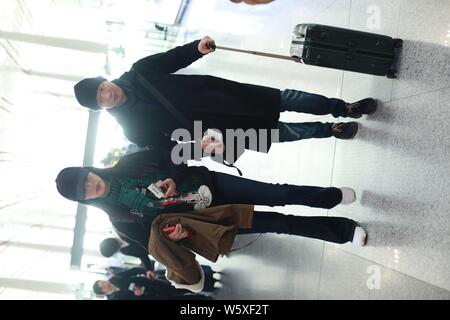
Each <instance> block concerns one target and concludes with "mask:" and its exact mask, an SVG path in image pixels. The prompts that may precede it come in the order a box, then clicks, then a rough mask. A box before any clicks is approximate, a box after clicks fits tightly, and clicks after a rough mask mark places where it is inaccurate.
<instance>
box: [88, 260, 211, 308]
mask: <svg viewBox="0 0 450 320" xmlns="http://www.w3.org/2000/svg"><path fill="white" fill-rule="evenodd" d="M93 290H94V292H95V293H96V294H97V295H106V297H107V298H108V300H205V299H210V298H209V297H207V296H205V295H202V294H193V293H191V292H189V291H188V290H184V289H176V288H175V287H173V286H172V285H171V284H170V283H169V282H168V281H164V280H158V279H149V278H147V277H146V275H145V270H144V269H141V268H132V269H129V270H126V271H122V272H119V273H118V274H116V275H115V276H114V277H112V278H110V279H109V280H97V281H95V283H94V285H93Z"/></svg>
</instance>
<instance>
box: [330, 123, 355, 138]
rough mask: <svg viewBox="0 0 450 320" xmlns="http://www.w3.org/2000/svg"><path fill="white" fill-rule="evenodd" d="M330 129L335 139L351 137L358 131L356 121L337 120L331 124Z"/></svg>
mask: <svg viewBox="0 0 450 320" xmlns="http://www.w3.org/2000/svg"><path fill="white" fill-rule="evenodd" d="M331 131H332V134H333V136H334V137H336V138H337V139H352V138H353V137H355V135H356V133H357V132H358V122H354V121H352V122H339V123H333V124H332V125H331Z"/></svg>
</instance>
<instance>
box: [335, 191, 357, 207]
mask: <svg viewBox="0 0 450 320" xmlns="http://www.w3.org/2000/svg"><path fill="white" fill-rule="evenodd" d="M339 189H340V190H341V192H342V200H341V203H340V204H343V205H346V204H350V203H353V202H355V200H356V192H355V190H353V189H352V188H347V187H342V188H339Z"/></svg>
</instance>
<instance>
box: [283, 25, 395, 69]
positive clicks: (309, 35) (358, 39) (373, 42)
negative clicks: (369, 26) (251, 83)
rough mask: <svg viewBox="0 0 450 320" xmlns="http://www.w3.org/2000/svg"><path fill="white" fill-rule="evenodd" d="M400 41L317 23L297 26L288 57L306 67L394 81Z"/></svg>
mask: <svg viewBox="0 0 450 320" xmlns="http://www.w3.org/2000/svg"><path fill="white" fill-rule="evenodd" d="M402 43H403V41H402V40H401V39H393V38H391V37H388V36H384V35H380V34H375V33H369V32H362V31H356V30H350V29H343V28H336V27H330V26H325V25H320V24H299V25H297V26H296V27H295V29H294V32H293V34H292V44H291V56H293V57H298V58H300V59H301V61H302V62H303V63H305V64H309V65H315V66H321V67H327V68H334V69H342V70H348V71H354V72H361V73H367V74H373V75H377V76H387V77H388V78H395V77H396V75H395V74H396V72H397V69H396V68H397V61H398V55H399V51H400V48H401V47H402Z"/></svg>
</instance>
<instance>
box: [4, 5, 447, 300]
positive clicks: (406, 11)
mask: <svg viewBox="0 0 450 320" xmlns="http://www.w3.org/2000/svg"><path fill="white" fill-rule="evenodd" d="M22 2H24V3H26V4H27V5H28V7H27V8H29V10H30V12H28V11H27V13H26V14H24V13H23V12H22V11H21V10H23V8H22V9H20V8H18V7H17V5H16V1H12V0H11V1H5V7H4V8H5V9H3V8H2V9H0V21H1V22H0V30H3V29H4V30H12V31H21V32H34V31H36V30H34V29H33V24H32V23H30V22H29V21H27V20H26V18H27V17H29V16H30V15H31V16H33V14H35V15H36V16H38V14H39V11H38V10H39V9H38V8H36V7H35V6H33V5H32V3H33V1H22ZM49 2H50V1H49ZM2 6H3V4H2ZM8 10H9V11H8ZM90 10H95V8H91V9H90ZM9 12H14V16H15V17H16V20H14V21H11V18H9V16H10V15H9V14H8V13H9ZM428 17H433V19H429V18H428ZM3 18H4V19H3ZM21 19H22V20H23V21H21ZM34 21H35V25H34V28H38V26H39V25H40V24H42V25H44V24H43V22H42V21H41V20H40V19H36V20H34ZM225 22H226V23H225ZM301 22H317V23H323V24H331V25H335V26H341V27H350V28H354V29H359V30H365V31H371V32H376V33H385V34H388V35H391V36H394V37H399V38H403V39H404V40H405V43H404V49H403V53H402V59H401V65H400V71H399V79H397V80H389V79H386V78H382V77H374V76H369V75H363V74H357V73H351V72H342V71H339V70H330V69H324V68H315V67H310V66H304V65H299V64H294V63H293V62H287V61H277V60H268V59H267V58H261V57H254V56H247V55H242V54H238V53H229V52H221V51H219V50H218V51H217V52H216V53H214V54H212V55H210V56H208V57H206V58H204V59H202V60H201V61H199V62H197V63H195V64H194V65H192V66H191V67H189V68H188V69H186V70H183V72H187V73H203V74H204V73H209V74H213V75H216V76H221V77H224V78H228V79H233V80H237V81H241V82H249V83H256V84H261V85H268V86H272V87H278V88H280V89H284V88H295V89H299V90H304V91H310V92H315V93H319V94H323V95H326V96H330V97H331V96H334V97H342V98H343V99H345V100H347V101H354V100H357V99H361V98H364V97H368V96H370V97H374V98H377V99H379V100H380V102H381V103H380V106H379V110H378V111H377V113H375V114H374V115H371V116H364V117H363V118H361V119H360V120H358V121H359V122H360V124H361V129H360V132H359V133H358V136H357V137H356V139H355V140H353V141H342V140H340V141H336V140H335V139H325V140H310V141H302V142H294V143H288V144H284V145H279V144H278V145H275V146H273V148H272V149H271V151H270V153H269V154H268V155H264V154H256V153H254V152H247V153H246V154H245V155H244V156H243V157H242V158H241V159H240V160H239V162H238V163H237V165H238V166H239V167H240V168H241V169H242V170H243V172H244V175H245V176H246V177H248V178H253V179H258V180H264V181H268V182H285V183H295V184H304V185H321V186H329V185H332V186H349V187H352V188H354V189H355V190H356V191H357V195H358V200H357V202H356V203H355V204H352V205H350V206H345V207H343V206H338V207H336V208H334V209H332V210H329V211H327V210H320V209H311V208H307V207H301V206H288V207H278V208H275V209H276V210H278V211H281V212H285V213H292V214H298V215H333V216H345V217H349V218H352V219H354V220H357V221H359V222H360V223H361V224H362V225H363V226H364V227H366V228H367V230H368V232H369V242H368V246H366V247H364V248H355V247H353V246H351V245H343V246H337V245H333V244H329V243H324V242H321V241H317V240H311V239H303V238H292V237H289V236H282V235H270V234H266V235H263V236H262V237H261V238H260V239H259V240H258V241H256V242H255V243H254V244H252V245H251V246H249V247H246V248H244V249H241V250H238V251H236V252H233V253H231V254H230V255H229V256H227V257H223V258H221V259H219V261H218V262H217V264H215V265H214V269H216V270H218V271H222V272H223V275H222V284H223V287H222V288H221V289H220V290H218V293H217V297H218V298H219V299H449V298H450V273H449V272H448V269H449V267H450V258H449V252H450V251H449V248H450V233H449V230H450V215H449V212H450V204H449V202H448V201H447V200H446V199H447V198H448V196H447V195H448V194H449V193H450V181H449V179H448V175H449V172H450V163H449V161H448V160H449V159H450V144H449V142H448V141H449V139H448V137H449V134H448V128H447V126H448V123H450V111H449V110H450V102H449V101H450V66H449V65H450V64H449V61H450V51H449V50H450V49H449V48H448V42H449V41H450V2H449V1H439V0H427V1H422V0H398V1H388V0H371V1H368V0H358V1H351V0H339V1H334V0H321V1H313V0H304V1H298V0H283V1H281V0H279V1H274V2H272V3H271V4H269V5H264V6H246V5H245V4H239V5H236V4H233V3H231V2H229V1H220V0H216V1H208V2H207V4H205V1H200V0H196V1H192V4H191V6H190V8H189V9H188V11H187V15H186V18H185V20H184V24H185V27H187V28H188V29H189V30H190V32H189V33H186V35H184V36H185V39H179V41H189V40H191V39H195V38H198V37H200V36H202V35H205V34H208V35H210V36H211V37H213V38H214V39H215V40H216V43H217V44H220V45H224V46H234V47H237V48H241V49H252V50H258V51H266V52H272V53H277V54H287V53H288V50H289V45H290V33H291V31H292V28H293V26H294V25H295V24H297V23H301ZM47 25H51V19H49V21H47V22H46V26H47ZM42 28H44V27H42ZM49 35H52V36H63V35H62V34H59V35H57V34H54V33H53V34H52V33H49ZM80 38H83V39H87V37H86V36H85V35H80ZM97 40H98V39H97ZM0 43H1V44H2V46H3V48H0V67H1V69H2V77H1V78H0V98H1V99H0V107H1V109H0V151H2V152H7V153H8V154H9V155H4V154H0V159H1V160H2V161H1V162H0V171H1V177H2V184H1V185H0V195H1V196H0V201H1V202H0V207H2V205H3V204H7V203H9V202H8V201H12V202H13V200H14V199H16V198H17V199H22V198H21V197H23V198H24V200H23V201H21V202H20V203H19V204H14V205H10V206H6V207H4V208H3V209H1V210H0V240H1V241H12V242H15V243H16V242H20V243H24V244H27V243H30V242H32V241H35V240H36V237H42V238H44V239H40V240H42V241H41V242H40V243H42V244H43V245H45V244H47V245H48V246H51V245H53V246H59V247H60V248H64V247H67V246H68V245H70V243H71V238H70V236H67V235H65V236H63V235H62V233H61V234H60V232H63V230H59V229H57V228H53V229H51V228H48V229H42V230H33V233H34V236H31V235H29V236H25V235H26V234H27V232H28V233H31V231H30V230H31V229H30V228H29V226H28V227H27V225H26V223H29V224H30V223H41V222H42V221H44V220H45V219H52V218H54V219H56V220H54V221H58V220H57V218H58V216H59V215H64V214H65V215H69V217H70V219H69V218H64V217H63V218H61V219H67V223H62V222H61V224H56V225H59V226H60V227H65V226H66V227H69V226H70V225H71V223H73V214H74V212H75V207H74V206H73V205H72V204H68V203H66V202H65V201H64V200H62V199H59V197H58V196H57V195H56V193H55V191H54V189H53V188H54V187H53V177H54V175H55V172H57V171H58V169H59V168H60V167H62V166H64V165H68V164H69V165H70V164H74V163H75V164H79V163H80V162H81V159H82V152H83V146H84V133H85V126H86V121H87V115H86V114H85V112H83V110H81V109H79V108H77V107H76V103H75V101H74V100H73V99H70V98H68V97H70V94H71V86H72V85H73V83H72V82H70V81H61V80H55V79H49V78H39V77H33V76H29V75H27V74H26V73H24V72H22V71H21V69H20V68H19V66H18V65H20V66H22V68H25V69H36V70H41V71H42V70H48V71H49V72H54V73H67V74H75V75H77V74H86V75H92V74H96V73H97V72H99V70H100V69H101V67H103V66H101V67H97V69H96V70H94V69H93V67H92V66H93V65H94V64H93V62H92V64H90V65H88V66H78V65H77V64H76V63H75V62H74V61H70V62H67V63H66V64H62V65H60V66H59V67H51V65H52V63H51V60H50V61H49V60H48V57H47V60H46V61H45V62H43V63H44V65H42V66H40V65H39V59H40V57H43V56H42V55H43V54H45V52H44V51H39V50H40V49H36V47H37V46H31V45H30V44H24V43H18V42H12V41H11V42H9V41H4V40H1V39H0ZM5 48H7V49H9V50H6V49H5ZM11 48H14V50H12V49H11ZM30 50H31V52H30ZM36 50H37V51H36ZM7 52H9V53H11V52H13V53H14V52H16V53H17V55H15V56H10V55H8V54H7ZM32 53H34V54H35V55H36V56H33V54H32ZM92 59H98V60H97V62H98V61H101V59H99V58H98V57H97V58H94V57H93V58H92ZM74 70H76V71H74ZM282 119H283V120H287V121H304V120H312V119H318V120H319V121H329V120H332V118H331V117H327V116H324V117H313V116H309V115H298V114H291V113H289V114H285V115H283V116H282ZM343 121H347V120H343ZM74 131H76V132H78V133H79V134H77V135H74V134H73V132H74ZM19 154H24V155H26V156H21V155H19ZM204 163H205V164H206V165H208V166H209V167H210V168H213V169H215V170H219V171H223V172H229V173H232V174H234V171H233V170H231V169H230V170H229V171H228V169H227V168H222V167H217V166H215V164H213V163H211V162H210V161H204ZM18 177H20V179H18ZM24 181H26V183H25V184H24ZM30 193H33V194H36V195H39V196H40V197H39V198H38V199H26V197H24V195H28V194H30ZM275 209H273V210H275ZM92 215H94V213H92ZM95 215H99V214H98V213H95ZM95 217H97V216H95ZM60 221H62V220H60ZM50 225H54V223H51V224H50ZM46 237H48V239H45V238H46ZM89 237H90V238H89V239H90V241H92V242H90V243H93V244H92V246H91V247H89V248H88V249H95V241H96V240H98V239H101V234H91V235H90V236H89ZM253 238H254V237H253V236H241V238H240V239H238V241H237V246H240V245H245V244H246V243H248V242H249V241H251V240H252V239H253ZM33 239H34V240H33ZM53 239H58V241H57V242H55V243H53V241H52V240H53ZM11 250H21V251H16V253H15V254H13V253H12V251H11ZM34 251H36V250H34ZM34 251H33V248H30V247H28V248H25V247H24V246H12V247H8V246H5V245H1V246H0V259H1V261H2V263H1V264H0V298H2V297H6V298H11V297H21V296H22V297H28V298H33V297H36V295H34V296H33V295H30V293H29V292H27V290H24V289H23V287H21V286H22V284H18V285H17V286H16V287H14V286H12V287H11V286H9V289H8V288H6V287H7V285H6V284H3V285H2V283H3V282H2V279H6V278H15V279H22V280H30V281H31V280H33V281H52V282H55V281H58V283H64V275H63V274H61V275H60V276H57V277H55V278H54V279H49V278H52V277H50V276H48V275H47V276H44V274H45V272H43V271H42V270H44V267H43V266H41V267H40V268H39V270H41V273H38V272H30V271H27V270H30V269H31V268H32V267H34V265H33V262H32V261H31V260H29V259H24V258H23V257H22V258H20V256H19V253H22V254H32V255H33V254H34V255H36V254H37V253H36V252H34ZM63 251H64V250H56V253H47V254H48V256H49V257H50V256H52V260H51V265H47V268H48V269H51V270H60V269H64V268H66V269H67V268H68V264H69V262H68V260H69V256H68V254H66V253H64V252H63ZM8 252H9V253H8ZM33 252H34V253H33ZM39 252H41V253H40V254H41V255H44V253H42V252H45V251H39ZM3 261H8V262H7V263H3ZM202 262H203V260H202ZM55 272H56V271H55ZM61 272H62V271H61ZM2 286H3V288H2ZM19 287H20V288H19ZM18 288H19V289H18ZM55 288H56V289H55ZM11 290H12V291H11ZM64 290H65V289H64V288H61V290H60V289H59V287H58V286H55V287H52V288H51V289H50V290H49V291H48V295H47V296H50V295H53V294H55V292H57V291H58V292H60V293H61V295H62V296H61V297H65V296H64V294H66V291H64ZM8 292H9V293H8ZM11 292H13V293H14V294H13V293H11ZM47 296H45V297H47Z"/></svg>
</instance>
